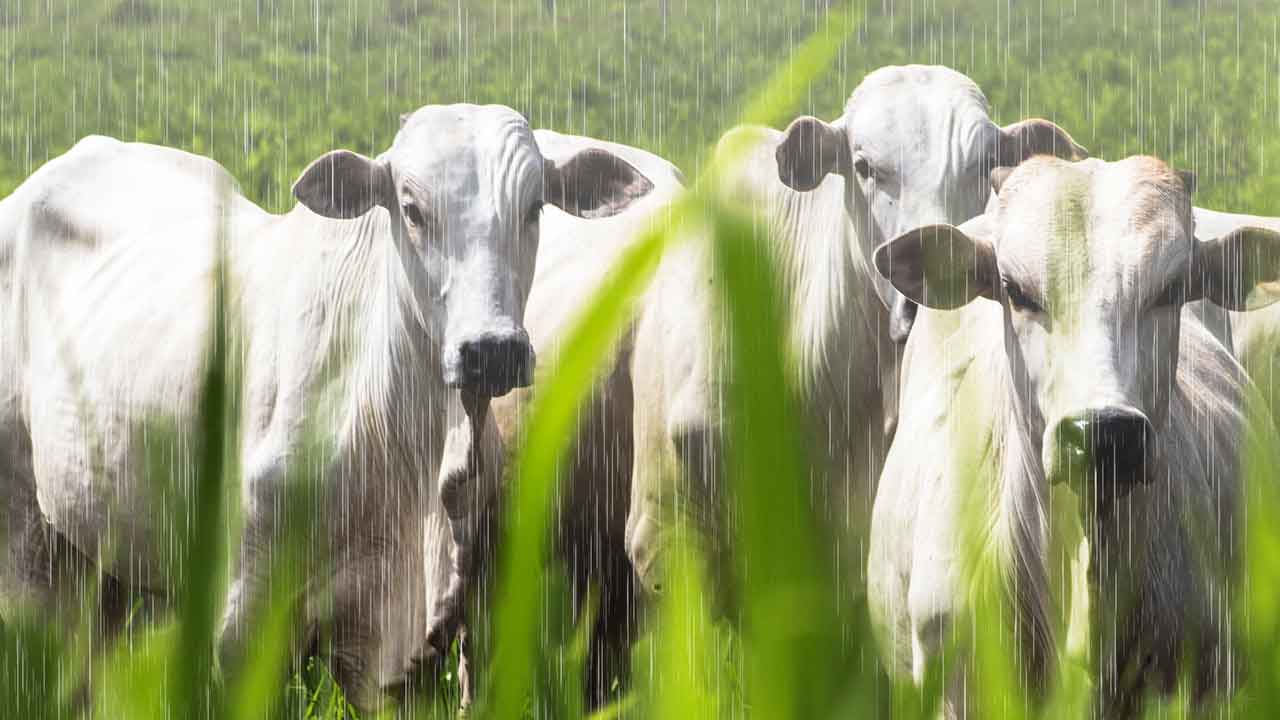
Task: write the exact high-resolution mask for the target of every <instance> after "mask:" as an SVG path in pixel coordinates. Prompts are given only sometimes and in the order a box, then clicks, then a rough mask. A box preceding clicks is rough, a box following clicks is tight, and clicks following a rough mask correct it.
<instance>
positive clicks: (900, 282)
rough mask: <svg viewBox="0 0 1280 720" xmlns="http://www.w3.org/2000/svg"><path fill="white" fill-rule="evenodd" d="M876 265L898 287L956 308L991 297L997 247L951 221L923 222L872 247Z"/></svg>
mask: <svg viewBox="0 0 1280 720" xmlns="http://www.w3.org/2000/svg"><path fill="white" fill-rule="evenodd" d="M875 263H876V269H877V270H879V271H880V274H881V275H884V276H885V277H886V278H888V279H889V282H890V283H892V284H893V286H894V287H895V288H897V289H898V292H900V293H902V294H903V295H905V296H906V297H907V299H908V300H913V301H915V302H917V303H919V304H921V305H924V306H925V307H930V308H934V309H937V310H954V309H956V308H958V307H963V306H964V305H967V304H968V303H969V302H970V301H972V300H973V299H974V298H976V297H979V296H984V297H993V296H994V290H995V287H996V283H997V282H999V271H998V270H997V269H996V254H995V248H994V247H993V246H992V245H991V242H990V241H989V240H987V239H986V238H976V237H972V238H971V237H970V236H968V235H966V234H964V233H963V232H961V230H960V229H959V228H957V227H953V226H951V225H926V226H925V227H922V228H916V229H915V230H912V231H910V232H907V233H905V234H903V235H899V236H898V237H896V238H894V239H893V240H890V241H889V242H887V243H885V244H883V245H881V246H880V247H878V248H876V253H875Z"/></svg>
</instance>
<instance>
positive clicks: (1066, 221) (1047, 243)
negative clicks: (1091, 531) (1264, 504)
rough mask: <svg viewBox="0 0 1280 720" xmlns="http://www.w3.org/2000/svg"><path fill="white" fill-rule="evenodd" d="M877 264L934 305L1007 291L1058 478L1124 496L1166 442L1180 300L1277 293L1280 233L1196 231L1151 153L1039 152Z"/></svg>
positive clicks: (1017, 369) (889, 248) (1012, 356)
mask: <svg viewBox="0 0 1280 720" xmlns="http://www.w3.org/2000/svg"><path fill="white" fill-rule="evenodd" d="M998 179H1001V180H1003V178H998ZM876 265H877V267H878V268H879V269H880V271H881V272H882V273H884V274H885V276H886V277H888V278H890V280H891V281H892V282H893V284H894V286H895V287H896V288H898V289H899V290H900V291H901V292H902V293H903V294H904V295H906V296H907V297H908V298H910V299H912V300H914V301H916V302H920V303H922V304H924V305H926V306H928V307H935V308H942V309H950V308H955V307H959V306H961V305H964V304H966V303H968V302H970V301H971V300H974V299H975V298H978V297H982V298H986V299H988V300H991V301H995V302H998V303H1000V304H1001V306H1002V308H1003V313H1002V314H1003V320H1004V333H1005V348H1006V352H1007V354H1008V359H1009V367H1010V376H1011V379H1012V386H1013V387H1014V388H1015V392H1016V394H1017V397H1016V399H1015V407H1016V408H1017V409H1018V412H1019V414H1020V416H1021V418H1023V420H1024V422H1026V423H1027V424H1028V425H1029V431H1030V432H1029V434H1030V435H1031V436H1032V437H1033V438H1038V440H1039V443H1040V448H1041V458H1042V461H1043V464H1044V471H1045V475H1046V477H1048V478H1049V479H1050V480H1053V481H1057V480H1062V479H1073V480H1075V479H1081V478H1088V479H1090V480H1091V481H1092V482H1094V483H1101V484H1106V485H1113V486H1114V488H1113V492H1115V493H1116V494H1123V493H1124V492H1126V491H1127V490H1128V488H1129V487H1131V486H1132V484H1133V483H1134V482H1140V481H1145V479H1146V478H1148V477H1150V476H1151V474H1149V473H1144V472H1143V468H1144V467H1145V465H1146V464H1147V463H1149V462H1151V461H1153V460H1154V459H1155V456H1156V455H1157V454H1158V453H1159V450H1160V449H1159V447H1158V443H1157V442H1156V440H1157V438H1158V437H1159V435H1160V433H1159V431H1160V430H1161V429H1162V428H1164V426H1165V425H1166V423H1167V420H1168V413H1169V404H1170V388H1171V386H1172V385H1173V382H1174V381H1173V378H1174V377H1175V374H1176V373H1177V370H1178V368H1177V363H1178V354H1179V351H1178V347H1179V333H1180V329H1181V328H1180V318H1181V310H1182V305H1183V304H1184V303H1185V302H1188V301H1192V300H1198V299H1208V300H1211V301H1213V302H1215V303H1218V304H1220V305H1222V306H1223V307H1226V308H1228V309H1232V310H1242V309H1250V308H1254V307H1261V306H1263V305H1266V304H1269V303H1270V302H1271V301H1272V300H1274V299H1276V297H1277V296H1275V295H1272V294H1270V293H1269V292H1268V290H1269V289H1274V288H1269V287H1268V283H1273V282H1275V281H1276V280H1277V279H1280V234H1277V233H1274V232H1272V231H1268V230H1262V229H1257V228H1242V229H1239V230H1236V231H1234V232H1232V233H1231V234H1229V235H1228V236H1226V237H1224V238H1220V239H1216V240H1213V241H1209V242H1197V241H1196V240H1195V237H1194V235H1193V233H1192V227H1191V198H1190V191H1189V189H1188V187H1187V185H1186V183H1185V182H1184V180H1183V179H1182V178H1181V177H1179V175H1178V174H1177V173H1175V172H1173V171H1172V170H1170V169H1169V167H1168V166H1166V165H1165V164H1164V163H1162V162H1160V161H1158V160H1155V159H1152V158H1144V157H1139V158H1130V159H1128V160H1124V161H1121V162H1117V163H1103V162H1100V161H1085V162H1081V163H1074V164H1073V163H1066V162H1062V161H1060V160H1056V159H1051V158H1037V159H1033V160H1031V161H1029V162H1027V163H1024V164H1023V165H1022V166H1021V167H1019V168H1018V169H1017V170H1014V171H1013V172H1012V173H1011V174H1010V175H1009V177H1008V178H1007V180H1004V183H1003V187H1002V188H1001V189H1000V192H999V198H998V202H997V206H996V209H995V211H994V213H993V214H988V215H984V216H982V217H980V218H977V219H975V220H973V221H971V222H970V223H967V224H966V225H965V226H964V228H963V230H962V229H958V228H954V227H951V226H944V225H937V226H930V227H925V228H920V229H917V230H913V231H911V232H908V233H906V234H904V235H902V236H900V237H898V238H896V239H895V240H893V241H891V242H890V243H887V244H886V245H884V246H882V247H881V248H880V249H879V250H878V251H877V253H876Z"/></svg>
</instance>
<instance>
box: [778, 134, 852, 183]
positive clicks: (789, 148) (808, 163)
mask: <svg viewBox="0 0 1280 720" xmlns="http://www.w3.org/2000/svg"><path fill="white" fill-rule="evenodd" d="M775 156H776V157H777V159H778V179H780V180H782V183H783V184H784V185H786V186H787V187H789V188H791V189H792V190H796V191H798V192H809V191H810V190H813V189H814V188H816V187H818V186H819V185H821V184H822V179H823V178H825V177H826V176H827V175H828V174H829V173H845V172H848V170H849V169H850V168H851V167H852V165H853V161H852V159H851V156H850V153H849V138H848V137H847V136H846V135H845V131H844V127H843V126H841V125H840V124H839V122H838V121H837V122H836V123H825V122H823V121H821V120H819V119H818V118H816V117H809V116H808V115H806V116H804V117H798V118H796V119H795V120H792V121H791V124H790V125H788V126H787V130H786V137H785V138H784V139H783V140H782V143H781V144H779V145H778V149H777V151H776V152H775Z"/></svg>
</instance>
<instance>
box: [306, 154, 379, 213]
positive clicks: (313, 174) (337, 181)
mask: <svg viewBox="0 0 1280 720" xmlns="http://www.w3.org/2000/svg"><path fill="white" fill-rule="evenodd" d="M390 192H391V174H390V172H388V170H387V167H386V166H385V165H383V164H382V163H380V162H378V161H377V160H371V159H369V158H367V157H365V156H363V155H361V154H359V153H353V152H351V151H350V150H334V151H332V152H328V153H325V154H324V155H321V156H320V157H319V158H317V159H316V160H314V161H312V163H311V164H310V165H308V166H307V169H306V170H303V171H302V175H301V176H299V177H298V180H297V182H295V183H294V184H293V196H294V197H295V198H297V199H298V202H300V203H302V204H303V205H306V206H307V208H308V209H309V210H311V212H313V213H315V214H317V215H323V216H324V217H327V218H334V219H337V220H349V219H351V218H357V217H360V216H361V215H363V214H365V213H367V212H369V211H370V210H372V209H373V207H374V206H375V205H379V204H383V198H385V197H387V196H388V194H389V193H390Z"/></svg>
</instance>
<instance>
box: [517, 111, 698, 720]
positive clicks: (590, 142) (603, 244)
mask: <svg viewBox="0 0 1280 720" xmlns="http://www.w3.org/2000/svg"><path fill="white" fill-rule="evenodd" d="M534 136H535V137H536V138H537V141H538V147H539V148H540V149H541V150H542V154H543V156H544V157H546V158H549V159H552V160H560V159H567V158H570V157H573V156H575V155H577V154H578V153H581V152H583V151H586V150H590V149H593V148H596V149H601V150H605V151H608V152H610V153H612V154H613V155H615V156H617V157H620V158H622V159H624V160H626V161H627V162H628V163H630V164H631V165H632V166H634V167H635V168H637V169H638V170H640V172H642V173H643V174H644V175H645V177H647V178H648V179H649V180H650V181H651V182H652V183H653V186H654V187H653V190H651V191H650V192H649V193H648V194H647V195H645V196H644V197H643V198H641V199H639V200H637V201H636V202H635V203H633V204H632V205H631V206H630V207H628V208H627V209H626V210H624V211H623V212H620V213H618V214H617V215H615V216H613V217H611V218H608V219H604V220H593V221H585V220H583V219H582V218H579V217H575V216H573V215H571V214H569V213H564V212H561V211H559V210H555V209H548V210H546V211H545V212H544V213H543V215H542V237H543V242H542V244H541V245H540V246H539V249H538V258H537V263H536V265H535V268H534V275H533V289H532V290H531V291H530V293H529V302H528V304H527V305H526V307H525V316H524V322H525V327H526V328H528V331H529V339H530V341H531V342H532V343H533V347H534V350H535V351H536V352H537V355H538V357H539V358H541V359H543V360H547V359H550V358H554V357H555V356H556V355H557V354H558V353H560V352H573V348H567V347H562V342H563V340H564V334H565V333H566V332H567V331H568V329H569V327H570V326H571V325H572V323H573V322H574V321H575V320H576V319H577V318H578V317H579V316H580V314H581V313H582V312H583V311H584V310H586V309H587V307H588V304H589V302H590V299H591V297H592V295H593V294H594V293H595V291H596V290H597V289H599V287H600V285H601V282H602V281H603V280H604V278H605V276H606V274H607V273H608V272H609V270H610V268H612V267H613V265H614V264H615V263H616V262H617V260H618V258H619V256H620V255H621V254H622V253H623V251H624V250H625V249H626V248H627V247H629V246H630V245H631V244H632V242H633V241H634V240H635V239H636V238H637V236H638V234H639V232H640V231H641V230H643V229H644V228H646V227H648V225H649V223H650V222H654V221H660V220H661V218H662V215H661V211H662V210H663V209H664V208H666V207H668V205H669V203H670V201H671V200H672V199H673V198H674V197H675V196H676V195H677V194H678V193H679V192H680V191H681V190H682V189H683V188H684V178H683V176H682V175H681V174H680V171H679V170H678V169H676V167H675V166H674V165H672V164H671V163H669V162H667V161H666V160H663V159H662V158H660V157H658V156H656V155H653V154H652V153H649V152H646V151H644V150H640V149H638V148H634V147H630V146H627V145H620V144H617V143H611V142H606V141H603V140H597V139H594V138H588V137H581V136H576V135H564V134H561V133H557V132H554V131H551V130H537V131H535V132H534ZM632 346H633V336H632V333H631V332H630V331H627V332H625V333H624V334H623V336H622V338H621V339H620V341H619V343H618V347H617V349H616V352H615V355H614V357H613V358H612V361H611V362H610V363H609V365H608V369H607V371H606V372H605V373H604V375H603V377H602V378H601V379H600V381H599V382H598V383H597V385H596V386H595V387H594V388H593V390H592V394H591V398H590V402H589V405H588V406H587V407H586V408H585V409H584V411H583V413H582V416H581V418H580V420H579V423H578V435H577V437H576V438H574V441H573V445H572V448H571V450H570V455H569V457H570V460H569V463H568V468H567V472H566V473H565V483H564V484H562V486H561V488H560V491H559V495H558V498H559V501H558V503H557V522H556V541H557V550H558V552H559V554H560V556H561V557H562V558H563V559H564V560H565V561H566V563H567V566H568V571H569V575H570V578H571V580H572V581H573V583H574V597H575V598H576V599H578V600H581V599H583V598H585V597H586V595H587V589H588V585H589V584H590V583H595V584H596V585H597V588H598V590H599V594H598V595H597V601H598V602H597V608H596V615H595V627H594V629H593V633H592V637H591V643H590V647H589V649H588V656H587V678H586V680H587V686H586V687H587V694H588V698H589V700H590V702H591V703H592V704H596V705H598V704H600V703H602V702H603V701H604V700H605V699H606V697H607V695H608V692H609V690H610V685H611V682H612V680H613V679H614V678H619V677H621V678H625V677H626V674H627V673H626V667H627V663H628V660H629V656H630V642H629V641H630V639H631V636H632V633H631V630H633V629H634V624H635V600H636V590H637V587H636V582H635V579H634V573H633V572H632V569H631V563H630V561H629V560H628V559H627V556H626V552H625V542H624V538H625V531H626V521H627V511H628V506H629V502H630V499H631V496H630V487H631V480H630V476H631V463H632V452H631V441H632V438H631V417H632V413H633V412H634V390H633V388H632V384H631V372H630V367H631V362H630V359H631V354H632ZM531 391H536V386H535V388H532V389H530V390H520V391H517V392H512V393H510V394H508V395H507V396H505V397H503V398H501V399H496V400H494V402H493V404H492V410H493V416H494V418H495V419H496V420H497V425H498V427H499V429H500V430H501V432H502V437H503V441H504V444H505V445H506V447H507V448H508V449H512V448H514V447H515V446H516V445H517V444H518V442H519V440H518V435H519V432H520V422H521V419H522V413H523V412H524V410H525V409H526V406H527V402H528V398H529V395H530V392H531Z"/></svg>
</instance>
